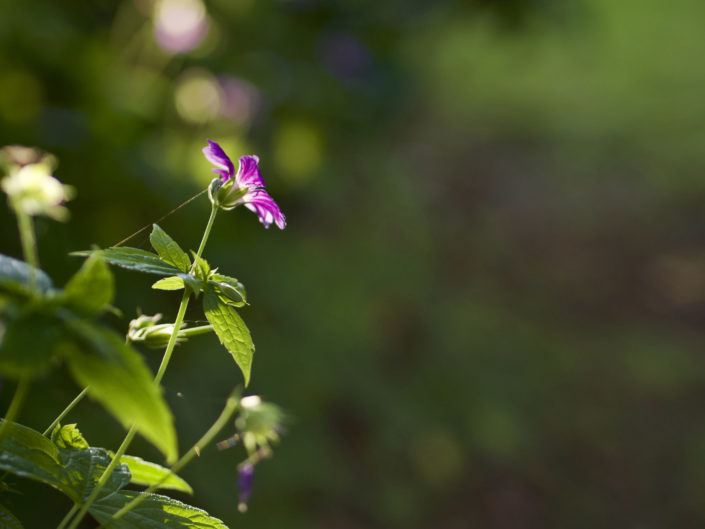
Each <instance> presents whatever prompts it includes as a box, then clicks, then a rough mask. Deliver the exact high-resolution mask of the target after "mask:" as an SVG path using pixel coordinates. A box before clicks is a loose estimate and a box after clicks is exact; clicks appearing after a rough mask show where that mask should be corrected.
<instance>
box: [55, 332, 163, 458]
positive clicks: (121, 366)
mask: <svg viewBox="0 0 705 529" xmlns="http://www.w3.org/2000/svg"><path fill="white" fill-rule="evenodd" d="M76 330H78V331H80V333H81V334H80V337H81V338H82V339H83V340H85V343H84V347H67V348H66V356H67V360H68V365H69V369H70V370H71V373H72V374H73V376H74V377H75V378H76V380H77V381H78V383H79V384H80V385H81V386H84V387H85V386H88V388H89V390H88V393H89V395H91V396H92V397H93V398H95V399H96V400H98V401H100V403H101V404H102V405H103V406H104V407H105V408H106V409H107V410H108V411H109V412H110V413H112V414H113V415H114V416H115V417H116V418H117V419H118V420H119V421H120V422H121V423H122V425H123V426H125V427H126V428H129V427H130V426H132V424H134V425H135V426H136V427H137V431H138V432H139V433H140V434H141V435H142V436H144V437H145V438H146V439H147V440H148V441H150V442H151V443H152V444H154V446H156V447H157V448H159V450H161V451H162V452H163V453H164V455H165V456H166V458H167V461H168V462H170V463H172V462H174V461H175V460H176V456H177V448H176V433H175V431H174V424H173V418H172V415H171V412H170V411H169V408H168V406H167V404H166V402H165V401H164V399H163V397H162V394H161V388H160V387H159V386H158V385H157V384H155V383H154V381H153V380H152V374H151V373H150V371H149V369H148V368H147V366H146V365H145V363H144V361H143V360H142V357H141V356H140V355H139V354H138V353H137V351H135V350H134V349H133V348H132V347H130V346H129V345H127V344H126V343H125V342H124V341H123V339H122V338H121V337H120V336H118V335H117V334H115V333H113V332H112V331H109V330H107V329H103V328H100V327H96V326H81V327H80V328H77V329H76ZM86 345H87V346H88V348H89V349H94V350H98V351H99V353H100V354H99V355H96V354H95V353H93V352H92V351H86V349H87V347H85V346H86Z"/></svg>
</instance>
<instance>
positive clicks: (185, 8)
mask: <svg viewBox="0 0 705 529" xmlns="http://www.w3.org/2000/svg"><path fill="white" fill-rule="evenodd" d="M207 33H208V17H207V15H206V8H205V6H204V5H203V2H202V1H201V0H159V1H158V2H157V3H156V5H155V8H154V34H155V37H156V39H157V43H159V45H160V46H161V47H162V49H164V51H167V52H169V53H185V52H187V51H190V50H192V49H194V48H195V47H196V46H198V45H199V44H200V43H201V42H202V41H203V39H204V37H205V36H206V34H207Z"/></svg>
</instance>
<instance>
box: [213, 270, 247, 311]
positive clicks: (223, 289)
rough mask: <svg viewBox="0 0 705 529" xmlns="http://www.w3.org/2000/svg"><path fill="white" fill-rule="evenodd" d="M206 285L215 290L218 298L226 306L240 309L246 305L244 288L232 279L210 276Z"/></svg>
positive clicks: (218, 275) (215, 275)
mask: <svg viewBox="0 0 705 529" xmlns="http://www.w3.org/2000/svg"><path fill="white" fill-rule="evenodd" d="M208 283H209V285H211V286H212V287H214V288H215V289H216V292H217V293H218V294H219V295H220V298H221V299H222V300H223V302H225V303H227V304H228V305H233V306H234V307H242V306H243V305H245V304H246V303H247V296H246V294H245V286H244V285H243V284H242V283H240V281H238V280H237V279H235V278H234V277H228V276H224V275H222V274H211V276H210V278H209V281H208Z"/></svg>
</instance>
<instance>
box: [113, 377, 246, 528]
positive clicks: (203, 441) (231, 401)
mask: <svg viewBox="0 0 705 529" xmlns="http://www.w3.org/2000/svg"><path fill="white" fill-rule="evenodd" d="M239 396H240V388H238V389H236V390H235V391H233V393H232V394H231V395H230V397H228V400H227V402H226V403H225V408H223V411H222V412H221V414H220V416H219V417H218V419H217V420H216V421H215V422H214V423H213V425H212V426H211V427H210V428H209V429H208V431H207V432H206V433H205V434H203V437H201V438H200V439H199V440H198V442H197V443H196V444H195V445H193V447H191V450H189V451H188V452H186V454H184V455H183V457H182V458H181V459H179V460H178V461H177V462H176V463H175V464H174V466H172V467H171V469H170V470H169V473H168V474H167V475H165V476H164V477H163V478H162V479H160V480H159V481H158V482H156V483H154V484H152V485H151V486H150V487H149V488H147V490H145V491H144V492H143V493H142V494H140V495H139V496H137V497H136V498H134V499H133V500H132V501H130V502H129V503H128V504H127V505H124V506H123V507H122V509H120V510H119V511H117V512H116V513H115V514H113V516H112V517H111V520H117V519H119V518H122V517H123V516H124V515H125V514H127V513H128V512H129V511H131V510H132V509H134V508H135V507H137V506H138V505H139V504H140V503H142V502H143V501H144V500H146V499H148V498H149V495H150V494H151V493H152V492H154V491H155V490H157V489H158V488H159V486H160V485H161V484H162V483H164V482H165V481H166V480H167V479H169V477H170V476H172V475H174V474H176V473H177V472H179V471H180V470H181V469H182V468H183V467H185V466H186V465H187V464H188V463H189V462H190V461H191V460H192V459H193V458H194V457H195V456H197V455H198V454H199V453H200V452H201V451H202V450H203V449H204V448H205V447H206V446H208V444H210V442H211V441H212V440H213V438H214V437H215V436H216V435H218V433H219V432H220V431H221V430H222V429H223V428H224V427H225V425H226V424H227V423H228V422H229V421H230V419H231V417H232V416H233V414H234V413H235V411H237V408H238V404H239V402H240V399H239ZM116 457H117V456H116ZM100 527H103V526H102V525H101V526H100Z"/></svg>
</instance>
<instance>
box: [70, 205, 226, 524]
mask: <svg viewBox="0 0 705 529" xmlns="http://www.w3.org/2000/svg"><path fill="white" fill-rule="evenodd" d="M217 212H218V207H217V206H215V205H214V206H213V207H212V208H211V214H210V217H209V218H208V224H207V225H206V229H205V231H204V232H203V237H202V238H201V244H200V245H199V247H198V252H196V255H197V256H198V257H201V255H202V254H203V250H204V249H205V247H206V242H207V241H208V237H209V236H210V233H211V228H213V222H214V221H215V215H216V213H217ZM196 261H197V259H194V260H193V264H192V265H191V273H193V271H194V269H195V267H196ZM190 298H191V290H190V289H188V288H186V289H184V295H183V296H182V297H181V303H180V304H179V311H178V313H177V315H176V320H175V321H174V330H173V331H172V333H171V336H170V337H169V343H168V344H167V346H166V350H165V351H164V356H163V357H162V362H161V364H160V366H159V369H158V371H157V374H156V375H155V376H154V381H155V382H156V383H157V384H159V383H160V382H161V381H162V378H163V377H164V373H165V372H166V368H167V366H168V365H169V361H170V360H171V355H172V353H173V352H174V346H175V345H176V338H177V336H178V334H179V329H180V328H181V324H182V323H183V321H184V316H185V314H186V309H187V308H188V303H189V300H190ZM136 432H137V430H136V428H135V426H134V425H133V426H132V427H131V428H130V430H129V431H128V432H127V435H126V436H125V439H124V440H123V442H122V444H121V445H120V448H118V450H117V452H115V456H114V457H113V460H112V461H111V462H110V464H109V465H108V466H107V467H106V469H105V470H104V471H103V474H102V475H101V476H100V479H99V480H98V483H96V485H95V487H94V488H93V490H92V491H91V494H90V495H89V496H88V498H86V501H85V502H84V503H83V505H82V506H81V510H80V511H78V514H77V515H76V517H75V518H74V519H73V521H72V522H71V525H70V526H69V529H76V527H77V526H78V524H79V523H80V522H81V520H82V519H83V517H84V516H85V515H86V513H87V512H88V509H90V507H91V505H93V502H94V501H95V499H96V498H97V497H98V494H99V493H100V490H101V489H102V488H103V486H104V485H105V484H106V483H107V481H108V478H110V474H112V472H113V470H114V469H115V467H116V466H117V465H118V463H119V461H120V458H121V457H122V456H123V455H124V454H125V451H126V450H127V449H128V447H129V446H130V443H131V442H132V439H133V438H134V436H135V433H136Z"/></svg>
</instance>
